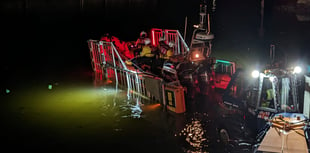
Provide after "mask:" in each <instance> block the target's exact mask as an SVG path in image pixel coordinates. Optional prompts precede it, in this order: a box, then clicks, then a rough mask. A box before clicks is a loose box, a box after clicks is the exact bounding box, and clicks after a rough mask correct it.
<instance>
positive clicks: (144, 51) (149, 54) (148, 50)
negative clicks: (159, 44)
mask: <svg viewBox="0 0 310 153" xmlns="http://www.w3.org/2000/svg"><path fill="white" fill-rule="evenodd" d="M140 56H141V57H154V54H153V53H152V48H151V47H150V46H149V45H146V46H143V48H142V51H141V53H140Z"/></svg>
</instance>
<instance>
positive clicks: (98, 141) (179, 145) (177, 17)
mask: <svg viewBox="0 0 310 153" xmlns="http://www.w3.org/2000/svg"><path fill="white" fill-rule="evenodd" d="M199 3H200V1H198V0H196V1H186V0H181V1H176V0H172V1H169V2H167V1H163V0H157V1H156V0H153V1H146V0H145V1H142V0H141V1H138V0H136V1H114V0H113V1H112V0H111V1H108V0H106V1H85V0H84V4H83V9H82V8H81V5H80V2H73V1H63V2H62V3H61V4H60V3H55V2H52V1H47V0H46V1H40V2H35V1H2V2H1V8H2V9H1V17H2V18H1V25H2V31H1V36H2V38H3V39H2V41H1V45H2V47H1V57H0V59H1V76H2V77H1V78H2V79H1V96H2V97H1V98H5V99H6V100H7V101H6V102H7V103H2V105H3V107H2V108H4V109H5V110H6V111H2V112H3V113H4V114H3V115H2V116H5V121H6V123H8V126H6V127H5V128H4V129H3V130H8V131H9V132H8V133H7V134H5V135H3V136H4V137H5V138H6V139H7V140H8V145H17V146H18V145H22V144H24V145H23V147H21V150H22V149H25V150H27V148H28V150H30V151H35V152H41V149H44V148H54V149H55V148H60V150H57V149H56V150H55V151H56V152H62V151H63V152H67V151H69V152H70V151H79V148H81V149H82V148H83V149H86V150H87V149H89V150H92V149H94V150H100V152H105V151H107V150H105V149H106V148H109V149H115V152H120V151H124V150H125V151H126V150H127V151H138V152H152V151H149V150H148V149H150V148H151V149H153V152H168V151H167V150H169V151H170V152H178V151H180V150H181V151H183V149H184V146H187V145H188V144H187V143H186V141H185V139H186V138H185V137H184V136H181V135H182V134H183V133H182V129H183V128H185V127H186V124H187V126H189V125H191V123H193V125H197V124H195V122H194V121H195V120H198V121H200V122H202V125H203V127H204V129H205V130H206V133H209V134H210V136H211V135H212V130H211V129H212V128H211V127H210V128H208V127H209V126H211V125H212V124H211V123H210V122H209V120H211V119H209V117H210V116H212V113H210V112H209V113H207V114H206V113H205V112H206V110H209V111H210V109H206V110H197V109H195V108H193V112H198V113H193V114H187V115H186V116H182V115H181V116H179V117H175V116H174V115H171V114H169V113H168V114H166V113H162V112H161V110H157V111H146V112H145V113H146V114H145V117H144V118H142V119H141V120H122V122H120V124H121V125H120V126H118V128H115V127H110V126H106V125H105V124H104V123H105V122H104V123H98V124H99V125H100V126H99V127H98V126H95V125H96V122H98V121H100V120H99V119H97V118H96V117H93V118H92V123H89V122H87V119H88V118H86V119H85V118H84V119H83V120H85V122H82V123H80V122H74V123H72V124H73V125H72V126H74V129H75V130H76V127H77V129H86V130H84V131H83V130H81V131H82V132H81V131H80V130H76V131H74V132H72V133H71V134H68V133H70V132H68V133H66V132H64V131H70V130H65V129H66V128H67V129H68V127H71V125H70V122H69V124H64V125H63V126H57V124H60V123H57V120H61V115H68V114H74V113H75V112H79V111H81V109H70V108H71V107H69V108H68V109H65V110H64V111H63V112H65V113H63V114H62V113H60V115H59V116H57V115H56V117H55V116H53V115H52V114H53V113H58V114H59V111H56V112H49V111H46V112H49V115H50V116H48V117H47V119H48V120H50V121H52V122H56V123H57V124H56V125H54V124H46V122H48V121H45V122H44V124H35V123H33V122H36V121H37V120H44V115H46V112H44V111H43V110H45V109H46V108H45V109H43V110H42V112H41V111H39V110H40V109H41V108H38V107H37V106H36V103H40V102H44V101H48V99H49V98H50V97H53V96H52V95H50V94H51V93H49V90H47V91H45V90H46V88H47V86H48V85H49V84H53V85H55V84H59V89H62V90H56V91H58V92H59V94H60V93H62V92H64V93H66V92H65V91H63V89H67V88H68V87H69V89H68V90H69V91H70V89H79V88H80V87H84V85H85V84H86V85H87V86H88V87H89V86H93V78H94V77H93V74H92V71H91V65H90V57H89V49H88V47H87V40H88V39H100V36H102V35H103V34H105V33H110V34H112V35H115V36H117V37H119V38H120V39H121V40H125V41H129V40H135V39H136V38H137V37H138V35H139V33H140V31H142V30H146V31H147V30H149V29H150V28H165V29H178V30H180V32H181V33H184V27H185V17H186V16H187V17H188V29H187V36H188V37H186V40H187V41H188V42H189V38H190V35H191V30H192V28H191V25H192V24H198V23H199V15H198V11H199ZM290 8H291V9H290ZM292 8H295V4H290V3H284V2H280V1H277V0H273V1H265V14H264V17H265V18H264V24H263V32H264V36H263V37H261V36H260V35H259V30H260V28H261V22H262V21H261V14H260V9H261V8H260V2H259V1H248V0H238V1H229V2H228V1H217V5H216V11H215V12H214V13H212V15H211V22H212V24H211V31H212V32H213V33H214V34H215V40H214V41H213V54H214V56H216V57H218V58H227V59H230V60H233V61H236V62H237V64H238V62H240V64H243V65H250V64H249V63H247V62H249V61H250V62H253V63H259V62H260V61H264V60H266V59H268V53H269V45H270V44H275V45H276V52H277V53H279V54H281V55H283V54H285V55H286V57H287V58H288V59H291V60H292V61H294V60H297V61H299V60H300V61H301V60H304V61H306V60H307V59H308V58H307V56H309V49H310V46H309V44H310V43H308V42H309V41H310V39H309V36H310V30H309V27H310V21H298V18H297V16H296V10H295V9H292ZM308 9H309V8H308ZM294 10H295V11H294ZM304 14H305V13H304ZM306 15H309V14H307V12H306ZM71 85H73V87H71ZM6 89H9V91H10V93H9V94H7V90H6ZM41 89H44V91H45V92H46V93H40V92H38V91H37V90H39V91H40V90H41ZM56 89H57V88H56ZM15 92H17V93H16V94H15ZM25 92H26V93H25ZM76 94H79V93H74V92H73V93H71V92H69V93H66V97H69V98H68V99H69V100H68V99H67V100H64V101H75V100H70V97H75V95H76ZM8 95H9V96H10V97H8ZM40 95H41V96H40ZM42 95H44V96H42ZM32 96H33V97H32ZM7 98H8V99H7ZM205 98H206V97H200V99H199V100H198V101H200V105H202V106H201V108H208V107H207V106H205V105H207V104H205V103H203V102H204V101H207V100H206V99H205ZM25 99H26V100H25ZM98 99H99V100H98ZM98 99H96V100H94V101H93V102H90V105H91V106H92V103H96V104H97V102H98V101H100V100H101V99H100V98H98ZM112 99H113V98H110V99H109V100H106V101H108V102H111V101H113V100H112ZM62 100H63V97H59V98H58V99H57V100H55V101H57V102H59V101H62ZM32 101H35V103H34V104H33V102H32ZM120 101H122V100H120ZM12 103H17V104H16V105H12V106H11V105H9V104H12ZM51 103H53V102H51ZM111 104H112V103H111ZM28 105H30V106H29V110H28ZM64 105H65V104H64ZM60 106H61V107H64V106H63V105H60ZM85 106H86V105H85ZM109 106H110V105H109ZM117 106H119V105H117ZM46 107H47V106H46ZM198 108H199V107H198ZM209 108H212V107H209ZM91 109H96V107H94V108H89V110H88V111H86V112H93V111H92V110H91ZM25 110H26V112H27V110H28V112H30V114H31V115H33V116H36V115H38V114H43V115H41V117H42V116H43V119H42V118H41V119H40V118H39V119H37V118H36V117H34V118H33V117H32V116H31V115H30V117H29V116H26V117H25V116H23V115H20V113H21V114H22V113H23V112H25ZM55 110H57V109H55ZM118 112H121V111H118ZM147 112H148V113H147ZM98 113H99V112H98ZM84 114H85V115H87V114H88V115H89V113H85V112H84ZM152 115H155V116H157V117H156V118H155V117H154V118H153V117H152ZM94 116H96V115H94ZM79 117H81V116H74V115H73V117H72V118H74V119H75V120H77V121H78V119H76V118H79ZM12 118H13V119H12ZM72 118H69V119H66V120H72ZM119 118H121V117H119ZM119 118H118V119H119ZM11 119H12V120H11ZM36 119H37V120H36ZM163 120H164V122H162V121H163ZM28 122H31V124H30V123H28ZM26 123H27V124H26ZM109 123H110V122H109ZM113 125H114V122H113ZM132 125H134V126H132ZM153 125H157V126H155V127H160V128H154V126H153ZM48 126H52V127H50V128H48ZM54 126H55V128H53V127H54ZM81 127H86V128H81ZM100 127H102V129H108V130H107V131H109V130H111V131H113V130H114V132H115V129H122V128H120V127H123V129H126V130H124V131H125V132H123V133H118V132H115V133H113V132H112V133H113V134H111V133H110V132H103V133H100V131H101V129H100ZM69 129H70V128H69ZM137 129H139V130H137ZM148 129H150V130H148ZM58 130H59V131H60V133H58ZM92 130H93V132H90V131H92ZM17 131H18V132H17ZM62 132H63V133H62ZM88 132H90V135H87V133H88ZM183 132H184V131H183ZM64 133H65V134H64ZM78 133H80V134H78ZM98 133H99V134H98ZM54 134H55V135H54ZM74 134H78V135H76V136H73V135H74ZM180 134H181V135H180ZM209 134H208V135H209ZM213 134H214V133H213ZM96 135H97V136H96ZM175 135H176V136H175ZM92 136H94V137H92ZM31 137H33V139H30V138H31ZM60 139H64V140H63V141H61V140H60ZM73 139H76V140H75V141H73ZM84 139H85V141H87V142H85V143H84V141H83V140H84ZM110 140H111V141H110ZM180 140H181V141H180ZM14 142H16V144H15V143H14ZM120 146H122V147H123V146H124V148H126V149H124V148H121V147H120ZM210 146H211V147H210ZM212 146H217V148H218V144H217V141H216V139H213V140H212V142H207V141H205V142H204V148H212ZM101 147H102V148H101ZM136 147H138V148H139V147H140V148H139V149H137V148H136ZM34 148H39V149H38V150H34ZM65 148H66V149H67V150H66V149H65ZM72 148H75V149H72ZM127 148H128V149H127ZM154 148H155V149H154ZM165 148H168V149H166V151H165ZM185 148H190V147H188V146H187V147H185ZM215 148H216V147H215ZM17 149H18V148H17ZM101 149H102V150H101ZM185 150H186V149H185ZM194 150H195V149H194ZM215 150H216V149H215ZM205 151H210V152H219V151H214V150H213V151H212V149H211V150H209V149H205ZM43 152H45V151H43ZM91 152H92V151H91Z"/></svg>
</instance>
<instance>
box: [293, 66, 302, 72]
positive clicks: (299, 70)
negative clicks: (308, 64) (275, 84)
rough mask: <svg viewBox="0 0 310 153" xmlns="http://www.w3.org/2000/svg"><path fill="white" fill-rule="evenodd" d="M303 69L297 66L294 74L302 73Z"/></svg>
mask: <svg viewBox="0 0 310 153" xmlns="http://www.w3.org/2000/svg"><path fill="white" fill-rule="evenodd" d="M301 71H302V70H301V67H299V66H296V67H295V68H294V73H301Z"/></svg>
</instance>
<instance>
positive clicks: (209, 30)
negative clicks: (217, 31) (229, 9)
mask: <svg viewBox="0 0 310 153" xmlns="http://www.w3.org/2000/svg"><path fill="white" fill-rule="evenodd" d="M210 32H211V28H210V14H208V34H210Z"/></svg>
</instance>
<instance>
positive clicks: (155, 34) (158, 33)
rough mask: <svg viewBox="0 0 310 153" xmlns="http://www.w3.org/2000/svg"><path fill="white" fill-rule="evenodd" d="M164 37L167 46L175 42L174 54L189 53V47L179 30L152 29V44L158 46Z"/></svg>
mask: <svg viewBox="0 0 310 153" xmlns="http://www.w3.org/2000/svg"><path fill="white" fill-rule="evenodd" d="M162 36H164V37H165V42H166V44H169V42H174V48H173V49H174V54H175V55H179V54H185V53H187V52H189V47H188V45H187V44H186V42H185V40H184V39H183V37H182V35H181V34H180V32H179V31H178V30H167V29H156V28H153V29H152V44H153V45H154V46H156V45H158V43H159V38H160V37H162Z"/></svg>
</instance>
